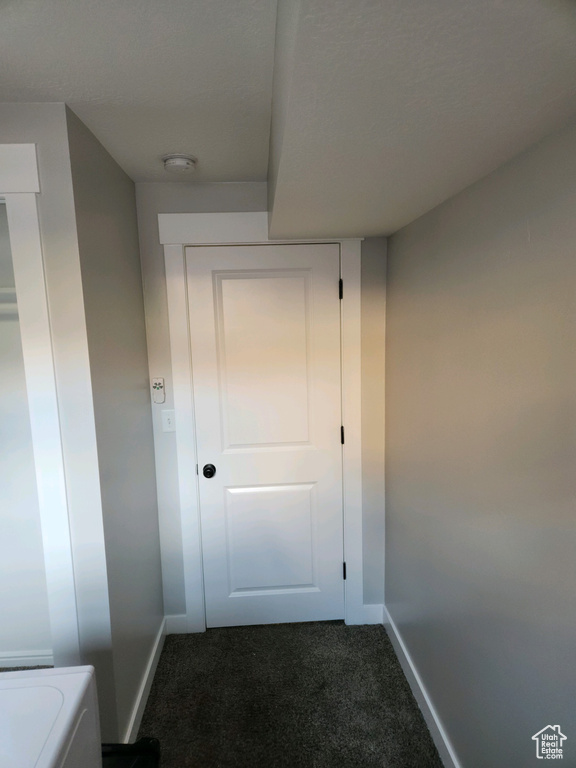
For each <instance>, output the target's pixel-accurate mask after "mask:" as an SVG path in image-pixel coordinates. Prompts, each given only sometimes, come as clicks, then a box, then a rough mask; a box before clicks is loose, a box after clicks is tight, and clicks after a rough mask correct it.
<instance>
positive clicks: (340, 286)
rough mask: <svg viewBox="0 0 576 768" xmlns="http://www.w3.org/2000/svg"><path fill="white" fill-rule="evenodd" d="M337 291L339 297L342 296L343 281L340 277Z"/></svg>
mask: <svg viewBox="0 0 576 768" xmlns="http://www.w3.org/2000/svg"><path fill="white" fill-rule="evenodd" d="M338 292H339V293H340V298H341V299H343V298H344V281H343V280H342V278H340V280H339V281H338Z"/></svg>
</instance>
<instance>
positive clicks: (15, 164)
mask: <svg viewBox="0 0 576 768" xmlns="http://www.w3.org/2000/svg"><path fill="white" fill-rule="evenodd" d="M0 191H2V192H11V193H13V194H18V193H20V192H30V193H32V194H37V193H38V192H40V181H39V179H38V162H37V160H36V145H35V144H0Z"/></svg>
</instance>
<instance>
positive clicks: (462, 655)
mask: <svg viewBox="0 0 576 768" xmlns="http://www.w3.org/2000/svg"><path fill="white" fill-rule="evenodd" d="M575 211H576V129H575V128H574V127H572V128H569V129H567V130H565V131H564V132H562V133H560V134H557V135H555V136H553V137H551V138H549V139H548V140H546V141H545V142H543V143H541V144H540V145H537V146H536V147H534V148H533V149H531V150H530V151H529V152H527V153H525V154H523V155H521V156H519V157H518V158H517V159H516V160H515V161H513V162H511V163H509V164H507V165H505V166H503V167H502V168H501V169H499V170H498V171H496V172H495V173H493V174H491V175H490V176H488V177H487V178H485V179H484V180H482V181H480V182H478V183H477V184H475V185H474V186H472V187H470V188H469V189H467V190H465V191H464V192H462V193H461V194H459V195H457V196H456V197H454V198H452V199H451V200H449V201H448V202H446V203H445V204H443V205H442V206H440V207H439V208H436V209H435V210H434V211H432V212H431V213H429V214H427V215H426V216H424V217H422V218H421V219H419V220H418V221H416V222H415V223H413V224H411V225H409V226H408V227H406V228H405V229H403V230H401V231H400V232H399V233H397V234H396V235H394V236H393V237H392V238H391V240H390V243H389V262H388V264H389V269H388V312H387V362H386V389H387V394H386V406H387V412H386V420H387V428H386V441H387V461H386V482H387V499H386V515H387V524H386V537H387V561H386V602H387V606H388V610H389V613H390V615H391V616H392V618H393V620H394V621H395V622H396V624H397V626H398V627H399V630H400V633H401V635H402V638H403V640H404V642H405V644H406V646H407V649H408V651H409V653H410V654H411V656H412V659H413V661H414V663H415V666H416V667H417V670H418V672H419V673H420V675H421V677H422V680H423V682H424V684H425V686H426V688H427V690H428V692H429V694H430V696H431V698H432V701H433V704H434V706H435V707H436V709H437V712H438V714H439V716H440V718H441V720H442V721H443V723H444V726H445V728H446V730H447V732H448V735H449V737H450V739H451V740H452V743H453V745H454V747H455V749H456V752H457V754H458V756H459V758H460V760H461V763H462V765H463V766H465V768H496V767H498V768H500V767H501V766H507V767H508V768H515V767H516V766H517V767H518V768H520V767H522V768H524V767H525V766H527V765H532V764H536V756H535V742H533V741H532V740H531V736H532V735H533V734H534V733H536V732H537V731H538V730H540V729H541V728H544V727H545V726H546V725H548V724H560V726H561V729H562V731H563V733H565V734H566V735H568V736H569V740H568V741H567V742H566V743H565V745H564V746H565V748H566V758H565V759H564V761H563V763H564V764H565V765H576V745H575V743H574V739H575V738H576V708H575V707H574V692H575V691H576V668H575V665H574V663H573V662H574V648H575V647H576V637H575V634H576V633H575V627H576V590H575V589H574V585H575V583H576V557H575V556H574V553H575V552H576V518H575V515H574V504H575V499H576V471H575V467H576V356H575V354H574V351H575V350H576V322H575V320H576V315H575V312H576V304H575V296H576V257H575V243H576V215H575ZM570 738H572V740H573V741H570Z"/></svg>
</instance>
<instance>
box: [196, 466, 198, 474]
mask: <svg viewBox="0 0 576 768" xmlns="http://www.w3.org/2000/svg"><path fill="white" fill-rule="evenodd" d="M196 474H198V464H196Z"/></svg>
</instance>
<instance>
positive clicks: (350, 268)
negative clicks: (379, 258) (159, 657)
mask: <svg viewBox="0 0 576 768" xmlns="http://www.w3.org/2000/svg"><path fill="white" fill-rule="evenodd" d="M158 226H159V232H160V243H161V244H162V245H163V246H164V258H165V263H166V287H167V296H168V319H169V327H170V352H171V357H172V379H173V387H174V408H175V411H176V451H177V460H178V486H179V499H180V518H181V524H182V546H183V553H184V581H185V593H186V619H187V621H186V623H187V631H188V632H204V631H205V629H206V619H205V612H204V585H203V575H202V542H201V533H200V507H199V495H198V494H199V483H198V477H197V475H196V473H195V471H194V467H195V465H196V464H197V463H198V459H197V454H196V433H195V424H194V403H193V395H192V392H193V389H192V358H191V347H190V338H189V330H188V306H187V301H188V300H187V291H186V267H185V252H184V249H185V247H186V246H190V245H192V246H193V245H262V244H276V243H290V244H296V243H299V242H304V243H310V242H316V243H318V242H322V243H337V244H338V245H339V246H340V259H341V275H342V280H343V283H344V298H343V300H342V313H341V324H342V327H341V344H342V413H343V416H342V418H343V424H344V427H345V438H346V440H345V444H344V446H343V504H344V557H345V560H346V570H347V574H346V581H345V590H344V592H345V621H346V623H347V624H372V623H380V622H381V620H382V617H381V615H380V616H378V612H377V611H374V608H375V606H365V605H364V604H363V568H362V458H361V400H360V398H361V389H360V362H361V361H360V330H361V329H360V244H361V240H359V239H355V240H338V239H324V240H300V241H297V240H290V241H285V240H269V239H268V214H267V213H265V212H263V213H167V214H166V213H164V214H162V213H161V214H159V215H158ZM335 290H336V286H335Z"/></svg>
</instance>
